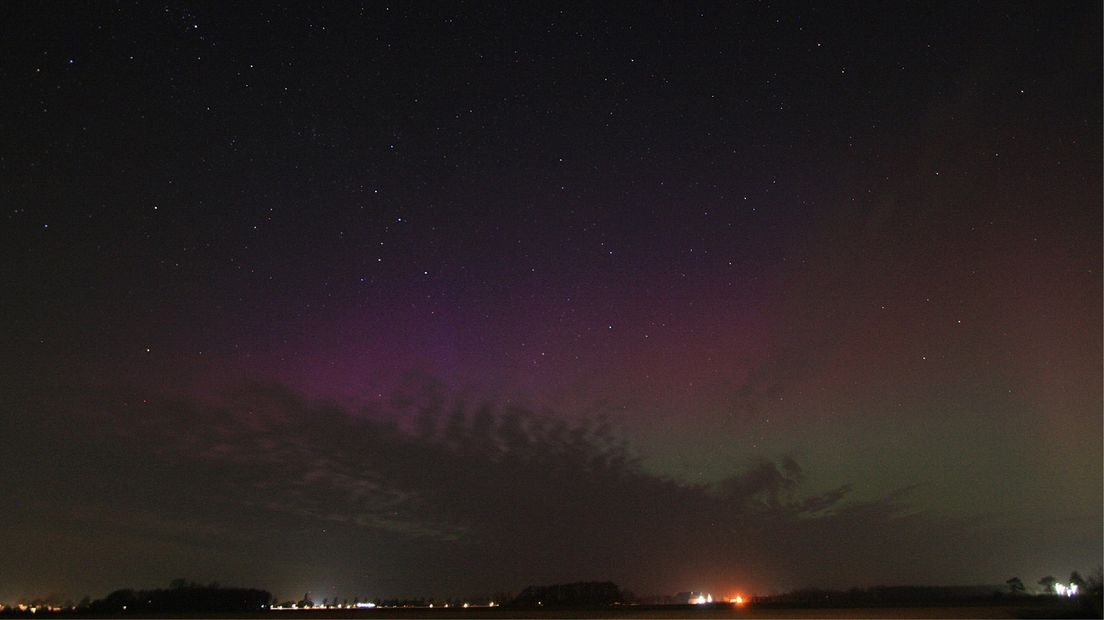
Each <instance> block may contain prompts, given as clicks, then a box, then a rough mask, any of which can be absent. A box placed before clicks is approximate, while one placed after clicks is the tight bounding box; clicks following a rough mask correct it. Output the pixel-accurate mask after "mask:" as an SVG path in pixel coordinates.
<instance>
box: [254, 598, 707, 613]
mask: <svg viewBox="0 0 1104 620" xmlns="http://www.w3.org/2000/svg"><path fill="white" fill-rule="evenodd" d="M710 600H712V599H710ZM448 606H449V604H448V603H445V604H443V605H439V607H442V608H447V607H448ZM375 607H376V604H375V603H353V604H351V605H342V604H331V605H313V606H303V607H300V606H299V605H298V604H296V603H292V604H290V605H273V606H271V607H270V608H269V609H272V610H276V611H284V610H295V609H375ZM427 607H429V608H430V609H433V608H434V607H437V606H436V605H434V604H433V603H430V604H429V605H427ZM469 607H482V605H472V604H471V603H464V604H463V608H464V609H468V608H469ZM486 607H498V603H496V602H494V601H491V602H489V603H487V605H486Z"/></svg>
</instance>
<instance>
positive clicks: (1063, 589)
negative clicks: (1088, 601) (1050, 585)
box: [1054, 583, 1077, 596]
mask: <svg viewBox="0 0 1104 620" xmlns="http://www.w3.org/2000/svg"><path fill="white" fill-rule="evenodd" d="M1054 592H1055V593H1057V594H1058V596H1077V584H1076V583H1071V584H1069V586H1067V585H1065V584H1063V583H1056V584H1054Z"/></svg>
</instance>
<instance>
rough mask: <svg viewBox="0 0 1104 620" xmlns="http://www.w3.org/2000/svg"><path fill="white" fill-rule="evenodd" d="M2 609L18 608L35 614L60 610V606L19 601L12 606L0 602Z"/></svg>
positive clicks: (0, 608)
mask: <svg viewBox="0 0 1104 620" xmlns="http://www.w3.org/2000/svg"><path fill="white" fill-rule="evenodd" d="M4 609H18V610H19V611H29V612H31V613H32V614H37V613H38V612H40V611H61V610H62V608H61V607H58V606H56V605H28V604H26V603H19V604H17V605H15V606H14V607H8V606H6V605H3V604H0V610H4Z"/></svg>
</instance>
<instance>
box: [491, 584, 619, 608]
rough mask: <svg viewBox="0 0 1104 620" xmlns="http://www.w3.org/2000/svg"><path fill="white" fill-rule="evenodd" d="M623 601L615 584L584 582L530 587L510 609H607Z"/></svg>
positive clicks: (513, 602) (517, 598) (523, 591)
mask: <svg viewBox="0 0 1104 620" xmlns="http://www.w3.org/2000/svg"><path fill="white" fill-rule="evenodd" d="M621 601H622V596H621V590H620V588H618V587H617V585H616V584H614V583H613V582H610V581H601V582H596V581H583V582H578V583H564V584H557V585H552V586H529V587H528V588H525V589H524V590H522V592H521V594H519V595H517V597H516V598H514V600H512V601H510V607H605V606H608V605H613V604H615V603H620V602H621Z"/></svg>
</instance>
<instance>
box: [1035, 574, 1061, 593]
mask: <svg viewBox="0 0 1104 620" xmlns="http://www.w3.org/2000/svg"><path fill="white" fill-rule="evenodd" d="M1056 583H1058V580H1057V579H1055V578H1054V577H1053V576H1052V575H1047V576H1046V577H1043V578H1042V579H1040V580H1039V585H1041V586H1043V592H1047V593H1050V594H1053V593H1054V584H1056Z"/></svg>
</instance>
